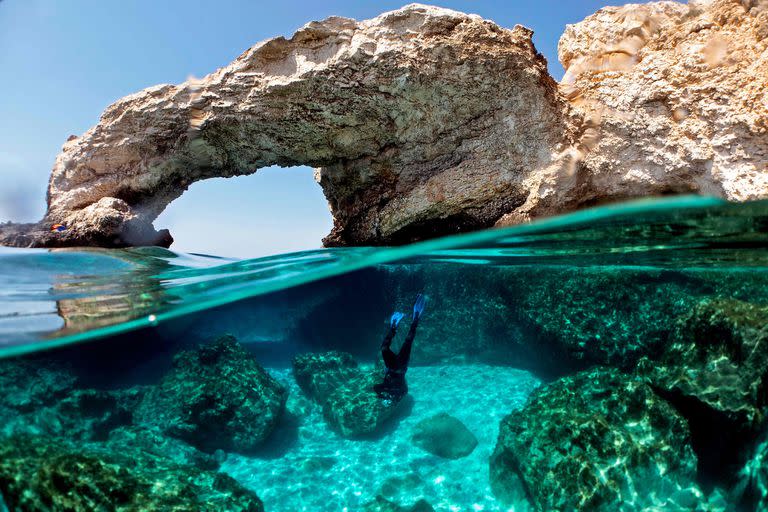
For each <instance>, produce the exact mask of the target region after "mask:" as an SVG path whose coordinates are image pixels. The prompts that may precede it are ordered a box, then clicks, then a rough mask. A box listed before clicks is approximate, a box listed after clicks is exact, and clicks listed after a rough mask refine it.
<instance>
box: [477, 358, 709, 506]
mask: <svg viewBox="0 0 768 512" xmlns="http://www.w3.org/2000/svg"><path fill="white" fill-rule="evenodd" d="M490 476H491V487H492V489H493V491H494V493H495V494H496V495H497V497H498V498H499V499H500V500H502V501H504V502H509V503H512V502H515V501H523V500H526V499H527V500H529V501H530V502H531V504H532V506H533V507H534V508H535V509H536V510H547V511H571V510H590V511H606V512H607V511H615V510H641V509H643V508H646V507H648V508H650V507H659V508H658V509H663V510H665V511H677V510H680V511H682V510H690V511H694V510H705V509H706V508H697V507H703V506H704V505H702V503H701V501H702V500H701V499H700V497H701V496H702V493H701V491H700V490H699V489H698V488H697V486H696V484H695V483H694V479H695V477H696V456H695V455H694V452H693V450H692V449H691V445H690V433H689V431H688V426H687V424H686V421H685V419H683V418H682V417H681V416H680V415H679V414H678V413H677V412H676V411H675V409H674V408H673V407H672V406H671V405H669V404H668V403H667V402H666V401H664V400H663V399H661V398H659V397H658V396H656V395H655V394H654V393H653V391H652V390H651V388H650V387H649V386H648V385H646V384H645V383H644V382H643V381H642V379H640V378H638V377H633V376H626V375H623V374H621V373H619V372H618V371H617V370H615V369H603V368H596V369H593V370H589V371H584V372H580V373H578V374H576V375H573V376H570V377H564V378H561V379H559V380H557V381H555V382H552V383H551V384H549V385H547V386H544V387H542V388H539V389H538V390H537V391H535V392H534V394H533V395H532V396H531V398H530V399H529V401H528V403H527V404H526V405H525V407H524V408H523V409H522V410H520V411H516V412H513V413H512V414H510V415H509V416H507V417H506V418H505V419H504V420H503V421H502V423H501V427H500V432H499V438H498V442H497V445H496V448H495V450H494V453H493V455H492V457H491V461H490ZM649 489H653V490H654V492H653V493H649V492H646V491H647V490H649ZM633 507H634V508H633Z"/></svg>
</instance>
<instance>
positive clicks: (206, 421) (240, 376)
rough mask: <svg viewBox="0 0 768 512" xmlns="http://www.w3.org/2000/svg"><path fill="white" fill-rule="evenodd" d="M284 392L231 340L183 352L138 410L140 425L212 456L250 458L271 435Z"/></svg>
mask: <svg viewBox="0 0 768 512" xmlns="http://www.w3.org/2000/svg"><path fill="white" fill-rule="evenodd" d="M286 398H287V392H286V390H285V388H284V387H283V386H282V385H281V384H280V383H278V382H277V381H276V380H275V379H273V378H272V377H271V376H270V375H269V374H268V373H267V372H266V371H265V370H264V369H263V368H262V367H261V366H260V365H259V364H258V363H257V362H256V360H255V359H254V358H253V357H252V356H251V355H250V354H248V352H247V351H246V350H245V349H244V348H243V347H242V346H241V345H240V344H238V343H237V341H236V340H235V339H234V338H233V337H232V336H222V337H221V338H219V339H218V340H216V341H215V342H214V343H213V344H210V345H201V346H200V347H199V348H197V349H195V350H189V351H185V352H181V353H179V354H178V355H176V356H175V357H174V360H173V368H172V369H171V370H170V372H169V373H168V374H167V375H166V376H165V377H164V378H163V379H162V381H161V382H160V383H159V384H158V385H157V386H153V387H152V388H150V390H149V391H148V392H147V394H146V395H145V396H144V399H143V400H142V401H141V403H140V404H139V406H138V407H137V409H136V419H137V422H138V423H141V424H145V425H150V426H152V425H157V426H159V427H160V428H161V429H162V430H163V431H164V432H165V433H166V434H168V435H171V436H173V437H177V438H179V439H182V440H184V441H186V442H188V443H189V444H191V445H192V446H194V447H196V448H198V449H200V450H202V451H205V452H209V453H212V452H214V451H216V450H218V449H220V450H227V451H236V452H241V453H250V452H253V451H254V450H255V449H257V448H258V447H259V446H260V445H261V444H262V443H263V442H264V441H265V440H266V439H267V438H268V437H269V435H270V434H271V433H272V431H273V429H274V428H275V426H276V424H277V422H278V420H279V419H280V416H281V415H282V414H283V412H284V409H285V402H286Z"/></svg>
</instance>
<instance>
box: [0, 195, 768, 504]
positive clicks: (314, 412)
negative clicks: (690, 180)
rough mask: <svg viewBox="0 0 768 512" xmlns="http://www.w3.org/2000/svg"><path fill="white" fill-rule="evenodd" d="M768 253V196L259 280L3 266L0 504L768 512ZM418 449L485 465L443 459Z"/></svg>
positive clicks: (130, 261) (99, 263)
mask: <svg viewBox="0 0 768 512" xmlns="http://www.w3.org/2000/svg"><path fill="white" fill-rule="evenodd" d="M766 248H768V202H754V203H746V204H739V205H734V204H726V203H722V202H720V201H718V200H715V199H707V198H695V197H683V198H673V199H666V200H653V201H643V202H635V203H626V204H621V205H611V206H606V207H601V208H596V209H592V210H585V211H581V212H578V213H575V214H572V215H568V216H564V217H559V218H553V219H547V220H544V221H541V222H538V223H533V224H530V225H524V226H517V227H512V228H505V229H497V230H489V231H484V232H478V233H472V234H467V235H458V236H454V237H446V238H441V239H436V240H430V241H426V242H422V243H418V244H413V245H409V246H402V247H394V248H384V247H382V248H342V249H323V250H316V251H307V252H302V253H295V254H286V255H277V256H273V257H268V258H259V259H254V260H232V259H225V258H218V257H213V256H205V255H195V254H180V253H175V252H172V251H168V250H164V249H159V248H136V249H127V250H102V249H69V250H53V251H46V250H22V249H0V290H1V291H0V356H4V360H2V361H0V385H2V386H3V388H4V391H5V393H4V398H3V400H2V401H0V420H2V421H3V424H4V425H5V426H4V427H3V428H2V429H0V433H2V436H3V437H2V438H0V460H4V461H6V462H5V463H3V462H0V495H2V496H3V497H4V502H5V504H6V506H7V508H8V509H10V510H16V509H18V510H40V509H43V510H65V509H66V510H113V509H114V510H143V509H147V510H151V509H157V510H172V509H177V510H198V509H199V510H260V509H261V508H260V507H261V506H262V505H261V503H262V502H263V507H264V509H265V510H270V511H282V510H285V511H293V510H307V511H313V510H340V511H341V510H347V511H353V510H366V511H367V510H430V509H429V508H427V507H432V509H434V510H441V511H442V510H445V511H448V510H451V511H459V510H461V511H464V510H467V511H476V510H477V511H479V510H485V511H501V510H518V511H520V510H648V511H650V510H691V511H693V510H697V511H699V510H764V509H766V508H765V507H768V498H766V495H767V494H768V491H766V489H767V488H768V485H767V484H766V482H768V465H766V463H764V462H763V461H765V460H768V453H766V452H765V446H766V442H765V440H766V438H767V437H766V435H765V431H766V424H765V423H764V421H763V418H764V417H765V413H766V412H768V399H767V398H766V397H767V396H768V384H766V383H768V349H766V348H765V347H768V332H766V329H763V328H762V326H765V325H767V323H766V322H765V320H768V251H766ZM418 293H424V294H426V295H427V296H428V304H427V309H426V311H425V313H424V316H423V318H422V319H421V321H420V323H419V326H418V330H417V331H416V338H415V342H414V346H413V353H412V357H411V360H410V369H409V371H408V373H407V375H406V379H407V382H408V388H409V392H408V395H407V396H406V397H405V398H404V399H403V400H402V401H400V402H397V403H389V402H387V401H386V399H385V398H382V397H380V396H376V394H375V393H374V392H373V391H372V386H371V383H375V382H378V381H377V379H379V380H380V379H381V375H382V373H381V372H382V369H381V365H382V363H381V356H380V354H379V345H380V343H381V339H382V338H383V336H384V334H385V333H386V331H387V322H388V319H389V316H390V314H391V313H392V311H394V310H400V311H404V312H407V313H408V315H407V317H406V319H405V320H404V321H403V322H404V327H401V329H400V331H406V330H407V328H408V325H409V322H410V306H411V304H412V302H413V300H414V298H415V296H416V295H417V294H418ZM224 334H229V335H232V336H233V337H232V338H227V339H226V340H229V341H226V342H225V341H221V340H220V341H217V342H215V343H213V341H214V340H217V339H219V338H220V337H221V336H222V335H224ZM404 335H405V333H404V332H400V333H399V335H398V337H397V338H396V340H397V341H396V342H395V347H398V346H399V344H400V343H401V342H402V339H403V337H404ZM764 341H765V342H766V344H765V345H764V344H763V342H764ZM212 343H213V344H212ZM201 347H202V348H201ZM328 351H335V352H333V354H338V353H344V354H346V355H344V356H343V357H342V356H334V355H332V354H331V355H328V354H329V353H328ZM302 354H315V355H318V357H319V358H320V363H319V364H317V365H315V366H312V365H309V366H302V365H303V364H304V363H302V362H301V359H300V358H299V359H297V357H299V356H301V355H302ZM339 357H341V359H339ZM325 358H327V359H325ZM354 365H357V366H354ZM307 379H309V380H307ZM444 413H446V414H448V415H449V416H450V417H451V418H453V419H451V420H450V421H447V420H445V421H444V419H443V420H439V419H435V418H436V417H437V418H440V417H442V416H439V415H441V414H444ZM455 420H458V423H456V422H455ZM441 421H442V423H441ZM446 421H447V422H446ZM446 425H447V426H446ZM457 425H463V427H459V426H457ZM425 429H426V430H425ZM441 429H442V430H441ZM446 429H447V430H446ZM465 430H466V431H469V432H470V435H469V436H467V435H464V436H463V437H462V433H464V434H466V432H465ZM425 432H426V433H425ZM425 436H426V439H427V441H426V442H427V444H430V443H431V445H441V443H442V445H445V444H446V443H447V444H448V445H449V448H451V447H453V445H456V446H460V445H462V444H466V438H467V437H470V438H471V437H473V438H474V439H475V441H476V446H474V447H473V449H472V450H471V451H470V452H469V453H467V454H463V455H461V456H460V457H458V458H455V459H454V458H449V457H446V456H445V455H444V454H442V455H440V454H436V453H433V452H434V451H435V450H437V451H438V452H439V449H438V448H435V447H434V446H432V447H431V448H430V447H425V446H424V443H425V441H423V439H424V438H425ZM454 436H455V440H454ZM446 440H447V441H446ZM431 445H430V446H431ZM443 448H445V447H444V446H443ZM430 450H431V451H430ZM83 457H85V459H83ZM115 471H117V473H114V472H115ZM158 475H163V476H162V477H160V476H158ZM216 475H228V476H230V477H232V479H233V480H231V482H230V481H229V480H226V482H228V483H222V480H221V478H223V477H220V476H216ZM190 481H194V484H190V483H189V482H190ZM20 482H21V483H20ZM115 482H119V483H117V484H116V483H115ZM189 486H192V487H189ZM419 500H423V501H419ZM99 507H101V508H99ZM174 507H175V508H174ZM397 507H401V508H397ZM761 507H763V508H761ZM1 509H2V507H0V510H1Z"/></svg>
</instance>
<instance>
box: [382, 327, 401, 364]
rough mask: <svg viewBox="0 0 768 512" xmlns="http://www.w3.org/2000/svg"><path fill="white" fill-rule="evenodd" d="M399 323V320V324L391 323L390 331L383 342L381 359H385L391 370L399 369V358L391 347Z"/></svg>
mask: <svg viewBox="0 0 768 512" xmlns="http://www.w3.org/2000/svg"><path fill="white" fill-rule="evenodd" d="M398 323H399V320H398V322H391V324H390V327H389V331H387V335H386V336H384V341H382V342H381V357H382V358H383V359H384V364H385V365H386V367H387V368H390V369H395V368H397V356H396V355H395V353H394V352H392V349H391V348H390V346H391V345H392V340H393V339H394V338H395V334H397V324H398Z"/></svg>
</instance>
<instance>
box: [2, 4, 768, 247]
mask: <svg viewBox="0 0 768 512" xmlns="http://www.w3.org/2000/svg"><path fill="white" fill-rule="evenodd" d="M767 27H768V3H766V1H765V0H743V1H740V2H739V1H735V0H712V1H709V2H692V3H691V4H689V5H684V4H679V3H677V2H656V3H650V4H644V5H627V6H624V7H620V8H616V7H609V8H605V9H601V10H600V11H598V12H597V13H596V14H594V15H592V16H590V17H588V18H587V19H586V20H584V21H583V22H581V23H578V24H576V25H571V26H568V28H567V29H566V31H565V34H564V35H563V37H562V39H561V41H560V47H559V50H560V60H561V61H562V63H563V65H564V66H565V67H566V68H567V73H566V76H565V79H564V81H563V83H562V84H561V85H560V87H559V88H558V85H557V83H556V82H555V81H554V80H553V79H552V77H551V76H550V75H549V73H548V72H547V69H546V62H545V60H544V59H543V57H542V56H541V55H540V54H538V52H537V51H536V49H535V48H534V46H533V44H532V42H531V34H532V32H531V31H530V30H529V29H527V28H524V27H521V26H516V27H515V28H513V29H511V30H509V29H504V28H501V27H499V26H498V25H496V24H494V23H492V22H490V21H487V20H483V19H481V18H480V17H478V16H474V15H466V14H462V13H458V12H455V11H451V10H447V9H441V8H437V7H428V6H422V5H417V4H412V5H408V6H406V7H403V8H402V9H399V10H397V11H392V12H388V13H384V14H382V15H380V16H378V17H376V18H374V19H371V20H367V21H362V22H356V21H354V20H351V19H347V18H340V17H331V18H328V19H326V20H324V21H320V22H312V23H309V24H307V25H306V26H304V27H303V28H301V29H300V30H299V31H297V32H296V33H295V34H294V35H293V36H292V37H291V38H290V39H286V38H283V37H277V38H274V39H270V40H268V41H265V42H262V43H259V44H257V45H255V46H254V47H252V48H251V49H249V50H247V51H246V52H245V53H243V54H242V55H241V56H240V57H238V58H237V59H236V60H235V61H234V62H232V63H231V64H229V65H228V66H226V67H224V68H221V69H219V70H218V71H216V72H214V73H212V74H210V75H208V76H206V77H204V78H202V79H190V80H188V81H187V82H184V83H182V84H180V85H158V86H155V87H150V88H148V89H145V90H143V91H141V92H138V93H136V94H133V95H130V96H127V97H125V98H123V99H121V100H119V101H117V102H116V103H115V104H113V105H111V106H110V107H108V108H107V110H106V111H105V112H104V113H103V115H102V117H101V119H100V121H99V123H98V124H97V125H96V126H95V127H93V128H91V129H90V130H88V131H87V132H86V133H85V134H83V135H82V136H80V137H74V136H73V137H71V138H70V140H68V141H67V143H66V144H65V145H64V148H63V151H62V153H61V154H60V155H59V156H58V158H57V160H56V164H55V166H54V168H53V171H52V173H51V178H50V183H49V188H48V212H47V214H46V217H45V219H44V221H43V222H41V223H40V224H38V225H25V226H18V225H5V226H0V243H3V244H8V245H19V246H63V245H103V246H122V245H140V244H159V245H168V244H170V243H171V241H172V238H171V236H170V234H169V233H168V232H167V231H160V232H156V231H155V230H154V227H153V226H152V222H153V221H154V219H155V218H156V217H157V216H158V215H159V214H160V212H162V211H163V209H165V207H166V206H167V205H168V204H169V203H170V202H171V201H173V200H174V199H176V198H177V197H179V196H180V195H181V194H182V193H183V192H184V191H185V190H186V189H187V187H188V186H189V185H190V184H191V183H193V182H195V181H198V180H202V179H206V178H212V177H229V176H236V175H243V174H250V173H253V172H256V170H257V169H259V168H261V167H265V166H269V165H281V166H294V165H311V166H314V167H317V168H318V171H317V174H316V177H317V179H318V181H319V183H320V185H321V186H322V188H323V191H324V193H325V195H326V198H327V199H328V202H329V205H330V209H331V213H332V214H333V218H334V227H333V231H332V232H331V234H330V235H329V236H328V237H327V238H326V239H325V243H326V244H327V245H359V244H396V243H403V242H409V241H413V240H419V239H424V238H429V237H433V236H439V235H443V234H449V233H454V232H458V231H467V230H473V229H478V228H483V227H489V226H493V225H497V224H502V225H503V224H511V223H519V222H524V221H527V220H529V219H531V218H535V217H540V216H543V215H551V214H556V213H562V212H566V211H570V210H574V209H576V208H579V207H582V206H585V205H591V204H596V203H600V202H605V201H616V200H621V199H626V198H632V197H639V196H646V195H649V194H668V193H680V192H696V193H704V194H712V195H717V196H720V197H724V198H727V199H729V200H737V201H741V200H748V199H756V198H762V197H766V196H768V168H767V167H766V166H767V165H768V103H766V101H765V89H766V87H768V60H767V59H768V53H767V52H766V49H767V48H768V46H767V45H768V28H767ZM286 193H290V191H286ZM52 223H63V224H65V225H66V226H67V229H66V230H64V231H61V232H58V231H57V232H50V231H49V230H48V226H49V225H50V224H52Z"/></svg>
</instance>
